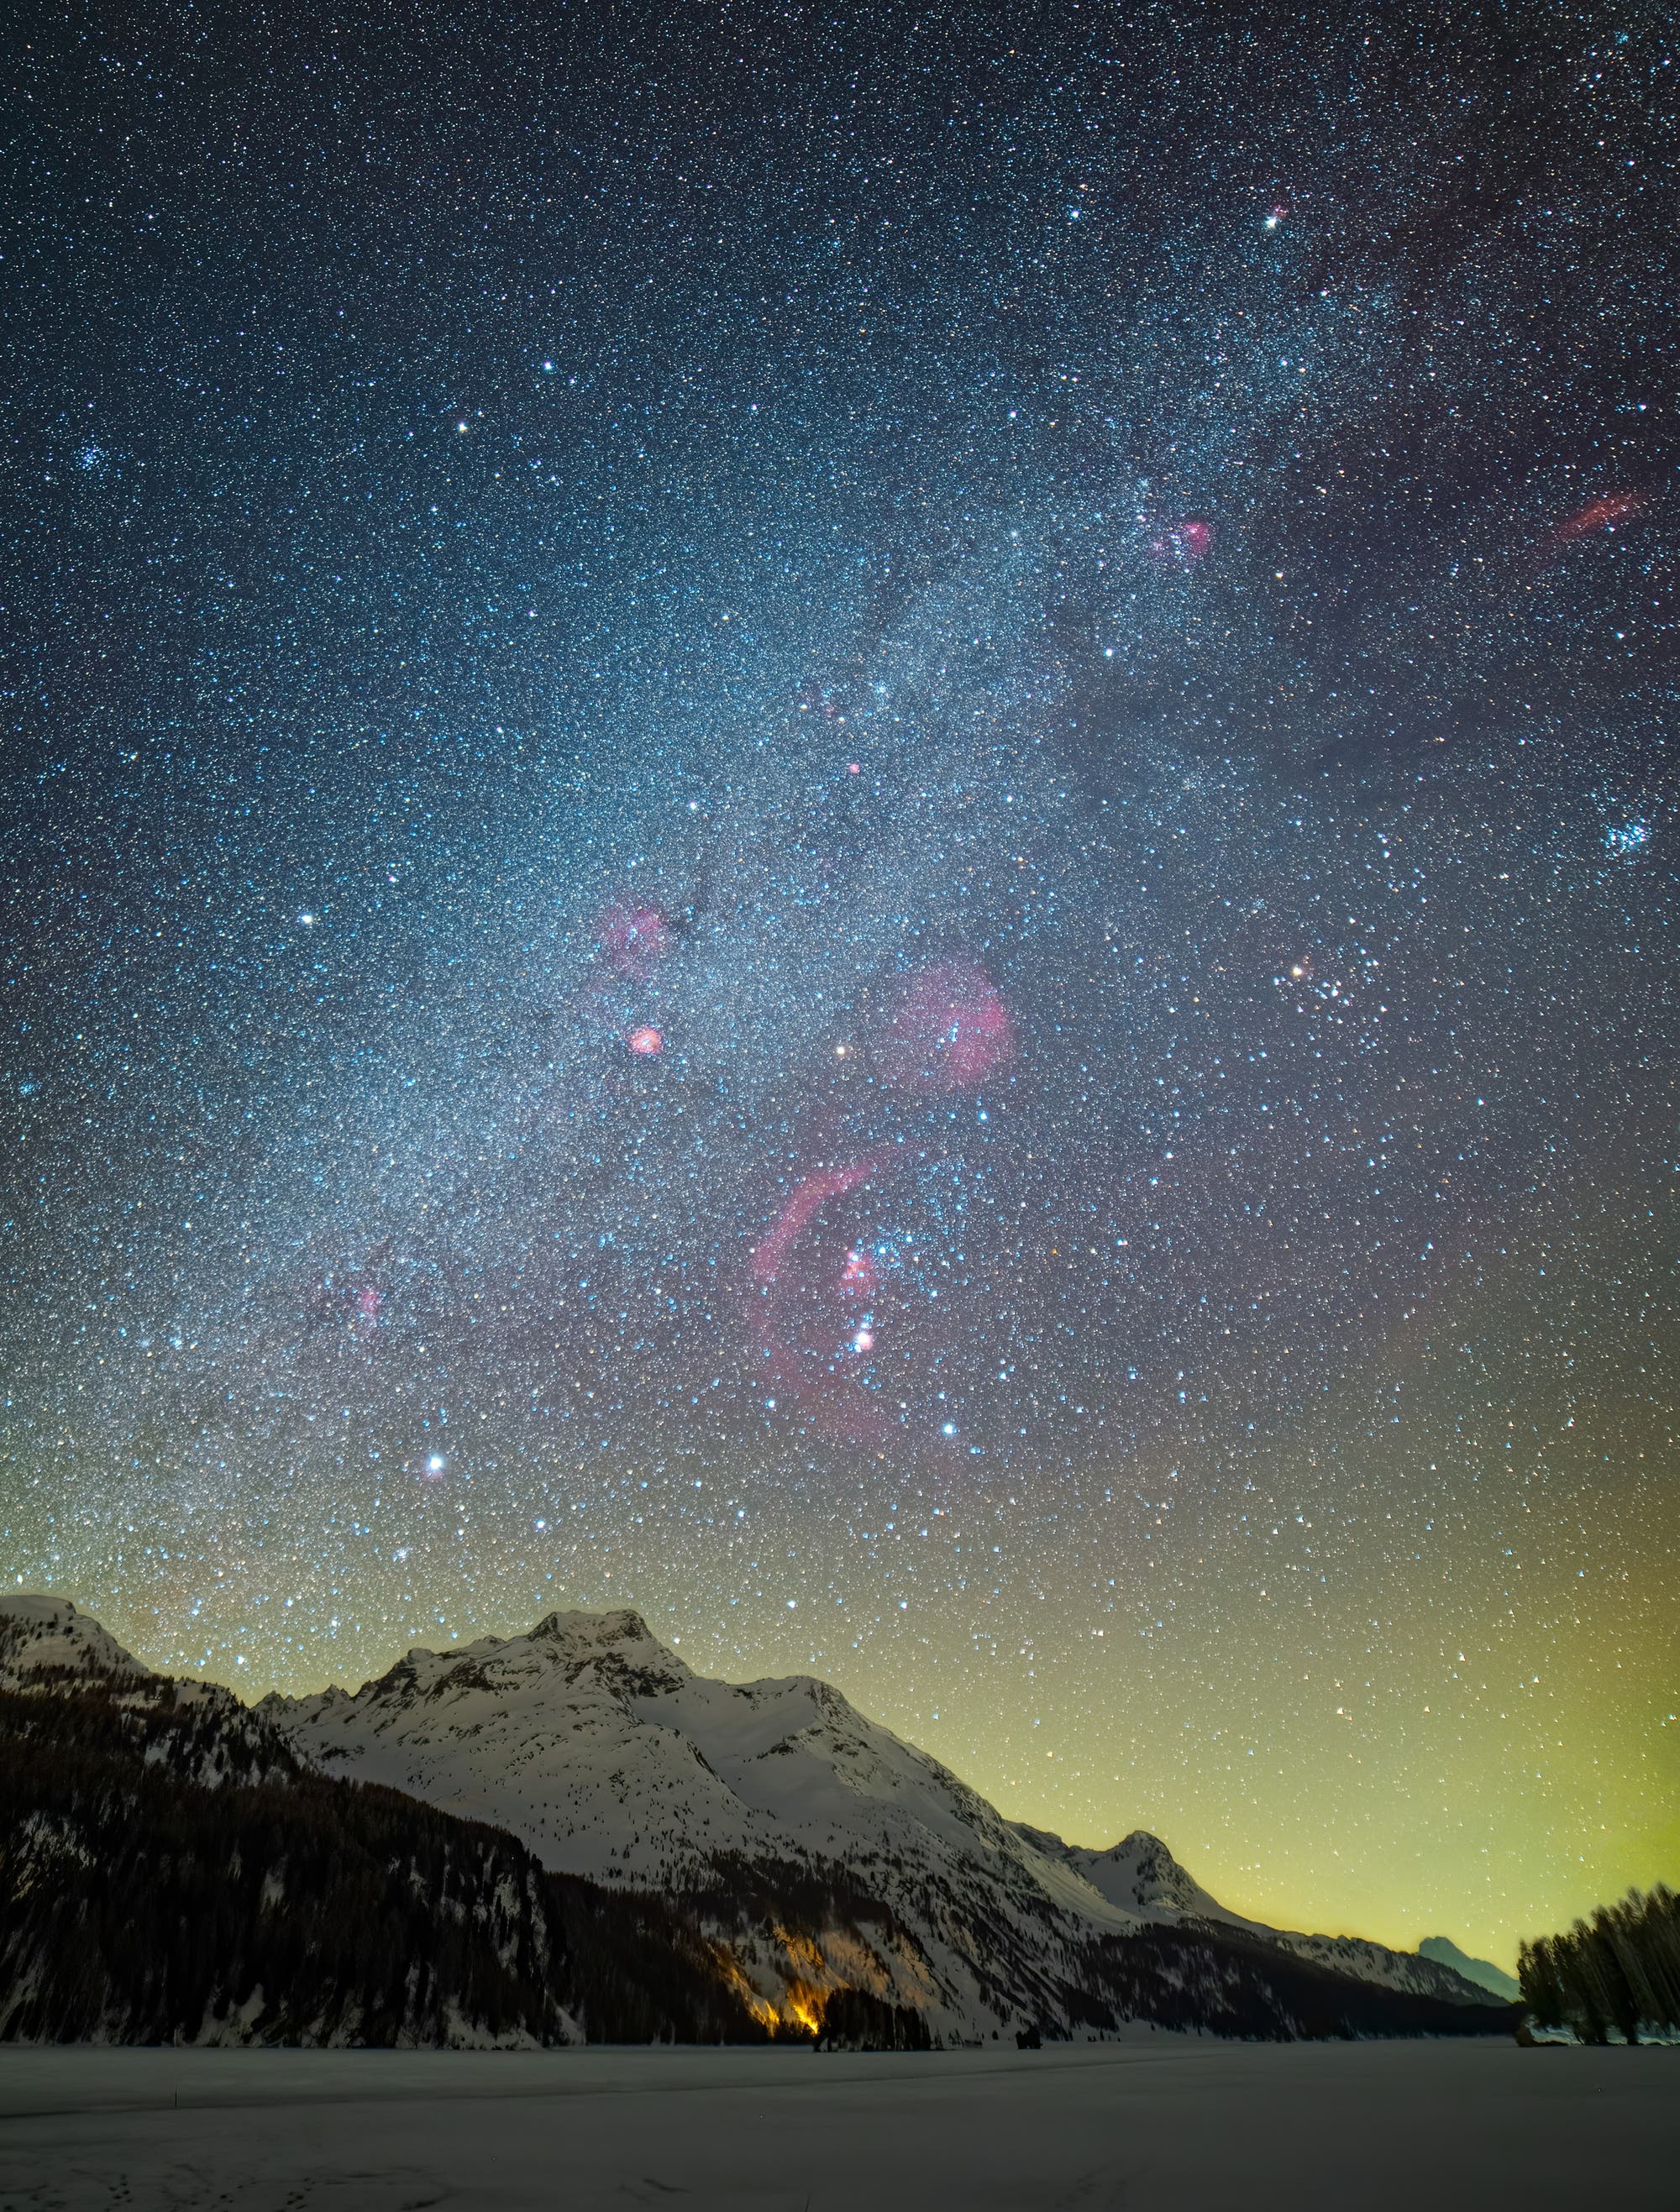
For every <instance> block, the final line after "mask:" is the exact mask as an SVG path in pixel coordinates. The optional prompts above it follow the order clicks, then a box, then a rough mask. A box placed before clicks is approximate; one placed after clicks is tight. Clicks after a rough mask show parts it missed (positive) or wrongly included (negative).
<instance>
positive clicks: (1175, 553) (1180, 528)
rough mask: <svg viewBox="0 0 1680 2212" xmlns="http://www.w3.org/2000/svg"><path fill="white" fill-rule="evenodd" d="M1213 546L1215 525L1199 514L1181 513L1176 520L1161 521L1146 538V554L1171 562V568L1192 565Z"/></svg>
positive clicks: (1158, 559) (1153, 558)
mask: <svg viewBox="0 0 1680 2212" xmlns="http://www.w3.org/2000/svg"><path fill="white" fill-rule="evenodd" d="M1148 550H1149V558H1150V559H1151V560H1152V561H1160V562H1170V563H1171V564H1172V566H1173V567H1174V568H1194V567H1195V566H1196V562H1198V561H1203V560H1205V559H1206V558H1207V556H1208V554H1209V553H1211V552H1212V551H1213V550H1214V526H1213V524H1212V523H1211V522H1206V521H1204V520H1202V517H1201V516H1200V515H1196V514H1186V515H1181V516H1180V517H1179V518H1178V520H1176V521H1173V522H1164V523H1162V524H1161V525H1160V528H1159V529H1157V530H1156V531H1154V532H1153V533H1152V534H1151V536H1150V538H1149V546H1148Z"/></svg>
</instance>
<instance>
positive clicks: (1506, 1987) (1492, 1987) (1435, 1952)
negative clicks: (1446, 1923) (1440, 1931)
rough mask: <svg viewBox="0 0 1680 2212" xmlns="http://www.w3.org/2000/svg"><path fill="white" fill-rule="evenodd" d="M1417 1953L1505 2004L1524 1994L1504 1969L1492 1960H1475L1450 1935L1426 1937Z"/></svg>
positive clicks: (1512, 2002)
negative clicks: (1446, 1967)
mask: <svg viewBox="0 0 1680 2212" xmlns="http://www.w3.org/2000/svg"><path fill="white" fill-rule="evenodd" d="M1417 1951H1418V1956H1419V1957H1420V1958H1421V1959H1433V1960H1434V1961H1435V1963H1436V1964H1437V1965H1438V1966H1451V1967H1452V1971H1453V1972H1454V1973H1455V1974H1459V1975H1462V1976H1463V1978H1464V1980H1465V1981H1467V1982H1474V1983H1475V1984H1476V1987H1477V1988H1478V1989H1480V1990H1487V1992H1488V1996H1493V1997H1497V1998H1499V1999H1500V2002H1502V2003H1505V2004H1515V2003H1516V2002H1517V2000H1518V1999H1519V1997H1520V1996H1521V1995H1522V1989H1521V1987H1520V1985H1519V1983H1518V1982H1517V1981H1516V1979H1515V1978H1514V1977H1513V1976H1512V1975H1510V1974H1507V1972H1506V1971H1505V1969H1504V1967H1503V1966H1495V1965H1494V1962H1493V1960H1491V1959H1472V1958H1471V1957H1470V1955H1469V1954H1468V1953H1466V1952H1464V1951H1461V1950H1460V1949H1459V1948H1458V1945H1457V1944H1456V1943H1455V1942H1453V1940H1452V1937H1451V1936H1425V1937H1424V1939H1423V1941H1422V1942H1421V1943H1420V1944H1419V1945H1418V1947H1417Z"/></svg>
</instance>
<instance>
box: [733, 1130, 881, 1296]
mask: <svg viewBox="0 0 1680 2212" xmlns="http://www.w3.org/2000/svg"><path fill="white" fill-rule="evenodd" d="M874 1172H875V1162H874V1160H873V1157H872V1158H868V1159H863V1160H855V1161H854V1162H853V1163H852V1164H851V1165H850V1166H849V1167H844V1168H818V1169H816V1170H813V1173H812V1174H810V1175H808V1176H804V1177H803V1178H802V1179H801V1180H800V1182H798V1183H797V1184H795V1186H794V1189H793V1191H792V1192H791V1193H790V1194H789V1195H788V1202H787V1204H786V1205H785V1206H783V1207H782V1211H781V1212H780V1213H779V1214H778V1215H777V1216H776V1225H775V1226H774V1227H773V1228H772V1229H771V1231H770V1234H769V1236H768V1237H765V1239H764V1243H762V1244H760V1245H759V1247H758V1249H757V1250H756V1251H755V1252H754V1253H753V1255H752V1272H753V1274H754V1275H755V1276H756V1277H757V1278H758V1281H759V1282H761V1283H774V1282H775V1280H776V1277H777V1275H779V1274H780V1273H781V1272H782V1261H784V1260H785V1259H786V1258H787V1256H788V1253H789V1252H791V1251H792V1249H793V1248H794V1245H795V1244H796V1243H798V1242H799V1240H800V1237H802V1236H803V1235H804V1234H805V1232H806V1231H807V1229H808V1228H809V1227H810V1226H811V1225H812V1223H813V1221H814V1220H815V1219H816V1218H817V1216H818V1214H819V1213H820V1212H821V1211H822V1209H823V1208H824V1206H826V1205H827V1203H828V1201H829V1200H830V1199H831V1198H843V1197H844V1196H845V1195H846V1193H847V1192H848V1191H850V1190H855V1189H856V1188H858V1186H859V1184H860V1183H866V1182H868V1180H869V1178H870V1176H872V1175H873V1173H874Z"/></svg>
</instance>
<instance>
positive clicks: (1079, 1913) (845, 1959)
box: [259, 1612, 1135, 2034]
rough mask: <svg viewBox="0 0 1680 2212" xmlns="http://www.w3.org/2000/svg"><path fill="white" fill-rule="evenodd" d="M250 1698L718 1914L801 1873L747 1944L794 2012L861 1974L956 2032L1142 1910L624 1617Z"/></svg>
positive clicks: (370, 1759) (840, 1724) (761, 1977)
mask: <svg viewBox="0 0 1680 2212" xmlns="http://www.w3.org/2000/svg"><path fill="white" fill-rule="evenodd" d="M259 1711H260V1712H261V1713H262V1714H263V1716H264V1717H265V1718H267V1719H269V1720H271V1721H272V1722H273V1723H275V1725H277V1727H279V1728H280V1729H283V1731H284V1732H285V1733H286V1734H287V1735H288V1736H289V1739H290V1741H292V1743H293V1744H294V1745H295V1747H296V1748H297V1750H298V1751H299V1752H300V1753H301V1755H302V1756H303V1757H304V1758H306V1759H309V1760H310V1761H311V1762H312V1763H313V1764H314V1765H318V1766H320V1768H321V1769H322V1770H323V1771H326V1772H328V1773H335V1774H350V1775H355V1776H357V1777H360V1778H364V1779H368V1780H376V1781H380V1782H386V1783H389V1784H393V1786H395V1787H396V1788H398V1789H401V1790H409V1791H411V1792H412V1793H413V1795H414V1796H417V1797H423V1798H425V1799H427V1800H428V1801H429V1802H431V1803H433V1804H437V1805H442V1806H447V1808H449V1809H450V1810H452V1811H454V1812H459V1813H470V1814H473V1815H475V1816H476V1817H477V1818H478V1819H480V1820H490V1821H493V1822H494V1823H496V1825H497V1826H502V1827H506V1828H508V1829H510V1830H512V1832H514V1834H515V1835H517V1836H519V1837H520V1838H521V1840H523V1841H524V1842H526V1843H527V1844H530V1846H531V1847H532V1849H533V1850H535V1851H536V1853H537V1854H538V1856H539V1857H540V1858H541V1859H542V1860H543V1861H544V1863H545V1864H546V1865H548V1866H551V1867H552V1868H555V1869H559V1870H562V1871H565V1872H568V1873H575V1874H584V1875H591V1876H593V1878H594V1879H595V1880H597V1881H607V1882H614V1883H625V1884H630V1885H632V1886H634V1887H639V1888H646V1889H654V1890H659V1891H662V1892H665V1893H676V1894H678V1895H682V1896H687V1897H690V1898H693V1899H697V1900H700V1901H702V1903H703V1905H704V1904H706V1903H709V1906H710V1909H711V1911H712V1913H713V1914H714V1916H715V1917H717V1919H718V1922H719V1924H720V1926H721V1923H722V1921H725V1920H728V1919H730V1918H733V1919H734V1920H735V1921H736V1922H737V1923H739V1922H741V1921H743V1920H746V1919H750V1918H752V1917H753V1915H752V1914H751V1913H749V1912H746V1911H743V1910H742V1907H743V1905H744V1901H745V1899H746V1896H747V1895H748V1894H749V1893H773V1892H777V1891H785V1890H786V1889H787V1888H788V1886H789V1883H790V1881H791V1882H792V1884H793V1885H794V1886H796V1887H803V1888H804V1889H805V1890H807V1892H808V1893H811V1895H812V1896H813V1898H815V1899H818V1900H819V1904H818V1906H817V1918H818V1921H819V1923H820V1925H819V1926H816V1927H813V1926H811V1925H810V1924H808V1918H807V1925H806V1926H804V1927H802V1928H801V1929H800V1931H799V1934H798V1936H797V1937H794V1936H788V1937H787V1940H782V1939H779V1938H777V1937H776V1936H770V1937H768V1938H766V1937H764V1936H762V1935H752V1934H750V1933H746V1940H745V1948H742V1947H741V1945H740V1944H738V1946H737V1948H738V1951H739V1954H740V1957H741V1960H742V1966H743V1972H745V1973H746V1975H747V1978H749V1979H750V1980H752V1982H753V1983H754V1984H755V1986H756V1987H757V1988H758V1990H759V1992H760V1994H761V1995H762V1996H764V1998H765V2000H766V2001H767V2002H770V2003H771V2004H772V2005H774V2006H776V2008H779V2009H782V2010H784V2011H785V2010H786V2009H788V2008H789V2007H791V2008H792V2009H793V2011H794V2013H795V2014H797V2013H798V2012H799V2010H800V2005H801V2003H802V2002H804V1997H803V1996H802V1993H801V1992H802V1985H806V1986H807V1993H808V1990H823V1989H825V1988H826V1987H829V1986H832V1985H834V1984H837V1983H839V1982H845V1981H853V1982H855V1981H856V1980H857V1979H858V1978H860V1977H861V1980H862V1982H863V1984H864V1985H865V1986H867V1987H869V1988H871V1989H872V1990H873V1992H874V1993H875V1994H876V1995H879V1996H884V1997H889V1998H891V1999H892V2001H893V2002H898V2003H913V2004H915V2005H916V2006H917V2007H918V2008H921V2009H923V2010H925V2011H927V2012H928V2013H929V2014H930V2015H932V2017H933V2018H934V2021H935V2022H936V2024H937V2026H938V2027H939V2029H940V2032H941V2033H947V2034H954V2033H978V2032H980V2031H981V2030H982V2029H986V2030H989V2029H990V2028H991V2027H995V2026H996V2025H998V2024H999V2023H1011V2022H1013V2021H1016V2020H1018V2019H1021V2018H1026V2017H1032V2016H1033V2015H1034V2012H1035V2011H1043V2012H1044V2015H1045V2016H1046V2017H1050V2018H1053V2017H1056V2015H1057V2013H1058V2011H1059V2006H1058V2004H1057V2001H1056V1991H1055V1973H1054V1964H1055V1962H1056V1960H1057V1959H1058V1956H1059V1954H1060V1952H1061V1950H1062V1949H1063V1948H1066V1945H1067V1944H1068V1942H1074V1943H1075V1944H1076V1943H1078V1942H1080V1941H1081V1940H1083V1939H1084V1938H1086V1937H1087V1936H1089V1935H1091V1934H1093V1933H1094V1932H1096V1931H1098V1930H1104V1931H1118V1930H1121V1929H1125V1928H1128V1927H1130V1926H1135V1920H1134V1919H1133V1918H1132V1917H1131V1916H1129V1915H1128V1914H1126V1913H1124V1912H1123V1911H1120V1910H1118V1909H1117V1907H1115V1906H1113V1905H1110V1904H1109V1903H1108V1901H1107V1900H1106V1899H1104V1898H1102V1897H1101V1896H1099V1894H1098V1893H1097V1892H1096V1891H1094V1890H1093V1888H1092V1887H1091V1886H1090V1884H1089V1883H1088V1882H1087V1881H1084V1880H1083V1879H1082V1877H1080V1875H1078V1874H1077V1873H1076V1872H1075V1871H1074V1869H1071V1868H1069V1867H1067V1866H1065V1865H1062V1864H1061V1863H1058V1862H1057V1861H1056V1860H1054V1859H1051V1858H1048V1857H1045V1855H1044V1853H1042V1852H1041V1851H1039V1850H1037V1849H1035V1848H1034V1846H1033V1845H1032V1844H1031V1843H1030V1842H1029V1841H1027V1840H1026V1838H1024V1837H1023V1836H1021V1835H1020V1833H1019V1832H1018V1831H1016V1830H1015V1829H1014V1828H1013V1827H1012V1826H1010V1824H1009V1823H1008V1822H1007V1821H1006V1820H1003V1819H1002V1818H1001V1815H1000V1814H998V1813H997V1812H996V1811H995V1810H994V1808H992V1807H991V1806H990V1805H989V1804H988V1803H987V1802H986V1801H985V1800H984V1799H983V1797H980V1796H977V1794H976V1792H975V1791H973V1790H970V1789H969V1788H968V1787H967V1786H966V1785H965V1784H964V1783H962V1782H960V1781H959V1780H958V1778H957V1777H956V1776H955V1775H953V1774H952V1773H950V1772H949V1771H947V1769H946V1768H945V1767H943V1766H941V1765H940V1764H939V1763H938V1761H937V1760H935V1759H929V1758H928V1756H927V1754H926V1753H923V1752H920V1751H917V1750H916V1748H915V1747H913V1746H911V1745H910V1744H906V1743H904V1742H902V1741H900V1740H899V1739H898V1737H897V1736H895V1735H892V1734H891V1733H890V1732H889V1731H888V1730H887V1729H884V1728H880V1727H878V1726H876V1725H875V1723H873V1722H871V1721H868V1720H866V1719H865V1718H864V1717H863V1716H862V1715H861V1713H859V1712H857V1711H855V1709H854V1707H853V1706H851V1705H849V1703H848V1702H847V1700H846V1699H844V1698H843V1696H842V1695H841V1694H840V1692H838V1691H837V1690H836V1689H834V1688H832V1687H831V1686H830V1685H829V1684H827V1683H825V1682H821V1681H818V1680H813V1679H812V1678H811V1677H809V1676H805V1675H795V1676H792V1677H789V1678H788V1679H787V1680H771V1681H764V1682H753V1683H749V1684H746V1685H745V1686H737V1685H735V1684H733V1683H727V1682H717V1681H711V1680H707V1679H706V1678H704V1677H703V1676H701V1675H698V1674H694V1673H693V1672H692V1670H691V1668H688V1667H687V1666H685V1664H684V1663H683V1662H682V1661H681V1660H680V1659H679V1658H678V1657H677V1656H675V1655H674V1654H673V1652H670V1651H668V1650H666V1649H665V1647H664V1646H663V1645H662V1644H659V1643H657V1642H656V1641H655V1640H654V1638H653V1637H652V1636H651V1635H650V1634H649V1633H648V1629H647V1627H646V1626H645V1624H644V1623H643V1622H642V1620H641V1619H640V1618H639V1616H638V1615H637V1614H636V1613H628V1612H624V1613H552V1614H551V1615H550V1616H549V1617H548V1618H547V1619H546V1620H543V1621H541V1622H539V1624H538V1626H537V1627H536V1628H534V1629H533V1631H532V1632H531V1633H530V1634H529V1635H528V1636H520V1637H514V1638H509V1639H508V1640H506V1641H502V1640H499V1639H497V1638H485V1639H484V1641H483V1642H481V1643H478V1644H472V1645H470V1646H468V1647H466V1649H464V1650H456V1651H449V1652H429V1651H419V1650H416V1651H411V1652H410V1653H409V1654H408V1656H407V1657H406V1658H405V1659H404V1660H402V1661H400V1662H399V1664H398V1665H397V1666H395V1667H393V1668H392V1669H391V1670H390V1672H389V1673H388V1674H384V1675H382V1676H380V1679H379V1680H377V1681H374V1682H370V1683H368V1684H367V1685H366V1686H364V1687H363V1688H362V1690H360V1691H359V1692H357V1693H356V1695H355V1696H354V1697H350V1696H348V1695H346V1694H345V1692H343V1691H342V1690H327V1691H324V1692H321V1693H320V1695H319V1696H318V1697H313V1698H305V1699H282V1698H279V1697H277V1696H276V1697H271V1698H269V1699H265V1701H264V1703H263V1705H261V1706H260V1707H259ZM883 1906H884V1907H885V1908H886V1911H885V1913H883V1911H881V1910H880V1908H881V1907H883ZM773 1917H776V1916H773ZM737 1933H738V1934H742V1933H745V1931H743V1930H741V1929H739V1928H738V1929H737Z"/></svg>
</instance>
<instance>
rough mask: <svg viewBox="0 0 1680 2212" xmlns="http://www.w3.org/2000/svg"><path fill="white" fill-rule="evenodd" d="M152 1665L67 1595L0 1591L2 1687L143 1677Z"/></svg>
mask: <svg viewBox="0 0 1680 2212" xmlns="http://www.w3.org/2000/svg"><path fill="white" fill-rule="evenodd" d="M151 1671H152V1670H151V1668H149V1667H148V1666H146V1665H144V1664H143V1662H141V1661H140V1660H138V1659H137V1658H136V1657H135V1656H134V1655H133V1653H132V1652H131V1651H125V1650H124V1649H123V1647H122V1645H121V1644H119V1643H118V1641H117V1639H116V1638H115V1637H114V1636H113V1635H112V1634H111V1633H110V1632H108V1631H107V1630H106V1629H104V1628H101V1627H100V1624H99V1623H98V1621H96V1620H93V1619H91V1618H90V1616H89V1615H88V1614H87V1613H78V1612H77V1611H76V1607H74V1606H73V1605H72V1604H71V1603H70V1600H69V1599H68V1598H65V1597H38V1596H35V1595H28V1594H25V1593H23V1592H20V1593H19V1594H18V1595H16V1596H15V1597H13V1596H10V1595H6V1596H0V1690H21V1689H27V1688H33V1687H36V1686H39V1685H40V1684H41V1683H43V1682H46V1681H50V1680H58V1681H60V1682H63V1681H68V1680H76V1679H78V1678H79V1679H82V1680H92V1679H94V1678H100V1679H105V1678H109V1677H113V1676H115V1677H118V1678H119V1679H128V1680H134V1681H141V1680H146V1679H147V1678H148V1677H149V1675H150V1674H151Z"/></svg>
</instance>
